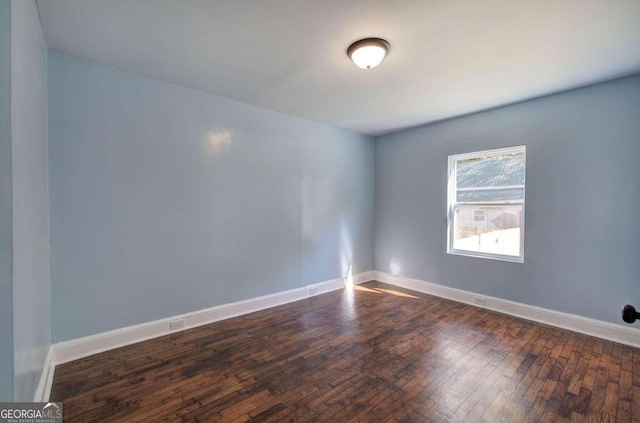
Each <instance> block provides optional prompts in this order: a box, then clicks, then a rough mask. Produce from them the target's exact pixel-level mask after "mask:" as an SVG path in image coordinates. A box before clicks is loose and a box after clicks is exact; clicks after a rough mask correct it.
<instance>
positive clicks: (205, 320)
mask: <svg viewBox="0 0 640 423" xmlns="http://www.w3.org/2000/svg"><path fill="white" fill-rule="evenodd" d="M374 275H375V273H374V272H373V271H369V272H362V273H358V274H355V275H353V283H354V284H360V283H364V282H368V281H371V280H373V279H374ZM346 284H347V278H338V279H332V280H328V281H324V282H320V283H316V284H311V285H307V286H305V287H303V288H296V289H291V290H288V291H282V292H278V293H275V294H269V295H264V296H261V297H256V298H250V299H247V300H242V301H237V302H234V303H229V304H223V305H219V306H215V307H211V308H207V309H204V310H198V311H194V312H191V313H185V314H181V315H177V316H172V317H167V318H165V319H159V320H154V321H151V322H146V323H141V324H138V325H133V326H127V327H124V328H120V329H115V330H112V331H108V332H103V333H99V334H96V335H91V336H86V337H83V338H77V339H72V340H70V341H64V342H59V343H56V344H53V345H51V347H50V348H49V353H48V354H47V358H46V360H45V365H44V369H43V371H42V376H41V378H40V383H39V384H38V390H37V391H36V396H35V398H36V399H35V400H36V401H48V400H49V396H50V393H51V385H52V382H53V374H54V371H55V366H57V365H59V364H63V363H67V362H70V361H74V360H78V359H81V358H84V357H88V356H91V355H94V354H99V353H101V352H105V351H109V350H112V349H115V348H120V347H124V346H126V345H131V344H135V343H137V342H141V341H146V340H148V339H152V338H157V337H159V336H164V335H168V334H170V333H177V332H180V331H183V330H186V329H191V328H195V327H198V326H202V325H206V324H209V323H214V322H218V321H220V320H225V319H230V318H233V317H238V316H242V315H244V314H249V313H253V312H256V311H260V310H264V309H267V308H271V307H276V306H279V305H283V304H287V303H291V302H294V301H299V300H303V299H305V298H309V297H313V296H315V295H320V294H325V293H327V292H331V291H335V290H338V289H341V288H344V287H345V285H346ZM181 319H183V320H184V323H185V325H184V327H183V328H181V329H178V330H170V322H172V321H175V320H181Z"/></svg>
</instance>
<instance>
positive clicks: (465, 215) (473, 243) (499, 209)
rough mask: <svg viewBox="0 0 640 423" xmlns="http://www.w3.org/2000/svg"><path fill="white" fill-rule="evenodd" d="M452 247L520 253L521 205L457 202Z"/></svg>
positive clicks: (490, 252)
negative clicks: (468, 204)
mask: <svg viewBox="0 0 640 423" xmlns="http://www.w3.org/2000/svg"><path fill="white" fill-rule="evenodd" d="M453 222H454V235H453V249H455V250H464V251H470V252H478V253H487V254H501V255H507V256H514V257H519V256H520V227H521V225H522V206H457V207H456V208H455V212H454V220H453Z"/></svg>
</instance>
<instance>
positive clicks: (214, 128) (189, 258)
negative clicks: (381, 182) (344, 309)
mask: <svg viewBox="0 0 640 423" xmlns="http://www.w3.org/2000/svg"><path fill="white" fill-rule="evenodd" d="M48 70H49V82H48V83H49V136H50V138H49V143H50V145H49V149H50V156H49V168H50V189H51V208H50V210H51V211H50V213H51V243H52V251H51V257H52V258H51V260H52V261H51V266H52V326H53V339H54V341H55V342H59V341H64V340H67V339H71V338H77V337H81V336H85V335H91V334H95V333H99V332H102V331H106V330H110V329H116V328H120V327H123V326H127V325H133V324H137V323H142V322H146V321H149V320H153V319H158V318H163V317H168V316H172V315H176V314H179V313H185V312H190V311H194V310H198V309H202V308H206V307H211V306H215V305H219V304H224V303H229V302H232V301H237V300H241V299H246V298H251V297H256V296H259V295H265V294H270V293H274V292H279V291H283V290H287V289H292V288H297V287H302V286H305V285H307V284H310V283H316V282H321V281H325V280H328V279H333V278H338V277H343V276H346V274H347V272H348V270H349V267H350V266H351V265H352V266H353V272H354V273H357V272H362V271H368V270H371V269H372V268H373V247H372V246H373V164H374V150H375V144H374V141H373V139H371V138H369V137H366V136H363V135H358V134H355V133H351V132H348V131H344V130H340V129H336V128H332V127H329V126H325V125H321V124H317V123H314V122H310V121H306V120H303V119H299V118H294V117H290V116H286V115H282V114H278V113H275V112H271V111H267V110H264V109H259V108H256V107H252V106H248V105H246V104H242V103H238V102H234V101H230V100H226V99H223V98H220V97H216V96H212V95H209V94H205V93H202V92H198V91H194V90H190V89H187V88H183V87H179V86H176V85H172V84H169V83H165V82H161V81H158V80H154V79H150V78H146V77H142V76H138V75H134V74H131V73H127V72H123V71H120V70H116V69H113V68H110V67H106V66H102V65H98V64H94V63H90V62H87V61H83V60H80V59H76V58H72V57H69V56H63V55H59V54H55V53H50V55H49V63H48Z"/></svg>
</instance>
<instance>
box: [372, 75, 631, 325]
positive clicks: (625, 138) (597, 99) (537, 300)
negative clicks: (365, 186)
mask: <svg viewBox="0 0 640 423" xmlns="http://www.w3.org/2000/svg"><path fill="white" fill-rule="evenodd" d="M639 111H640V76H634V77H630V78H625V79H620V80H616V81H613V82H608V83H603V84H598V85H594V86H590V87H587V88H582V89H577V90H573V91H569V92H565V93H561V94H556V95H551V96H548V97H543V98H540V99H536V100H531V101H526V102H523V103H518V104H514V105H511V106H507V107H502V108H499V109H494V110H490V111H486V112H482V113H477V114H474V115H469V116H466V117H461V118H457V119H452V120H448V121H444V122H440V123H435V124H431V125H426V126H423V127H419V128H415V129H411V130H407V131H403V132H399V133H395V134H391V135H387V136H383V137H380V138H378V139H377V140H376V167H375V210H376V221H375V222H376V223H375V227H376V232H375V268H376V270H381V271H385V272H390V273H396V274H400V275H402V276H408V277H412V278H417V279H421V280H425V281H428V282H432V283H436V284H440V285H445V286H449V287H454V288H460V289H464V290H468V291H473V292H478V293H482V294H486V295H491V296H495V297H500V298H505V299H509V300H514V301H519V302H522V303H525V304H531V305H536V306H541V307H545V308H549V309H553V310H559V311H563V312H568V313H574V314H578V315H583V316H587V317H591V318H595V319H600V320H604V321H609V322H615V323H620V322H621V320H620V308H621V306H622V305H623V304H625V303H628V302H630V303H636V304H637V303H638V302H639V301H640V279H638V277H639V276H638V275H640V259H639V258H640V256H639V255H638V253H639V252H640V219H639V218H638V213H639V212H640V189H638V181H640V166H639V165H638V163H639V161H640V114H639V113H640V112H639ZM522 144H525V145H526V146H527V170H526V172H527V175H526V178H527V180H526V184H527V185H526V214H525V219H526V222H525V231H526V233H525V250H524V260H525V262H524V264H518V263H509V262H503V261H494V260H488V259H478V258H471V257H462V256H455V255H448V254H446V240H447V230H446V228H447V218H446V205H447V190H446V187H447V156H448V155H451V154H457V153H467V152H472V151H479V150H486V149H492V148H499V147H509V146H516V145H522Z"/></svg>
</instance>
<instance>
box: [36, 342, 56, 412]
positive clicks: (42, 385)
mask: <svg viewBox="0 0 640 423" xmlns="http://www.w3.org/2000/svg"><path fill="white" fill-rule="evenodd" d="M52 358H53V347H52V346H50V347H49V350H48V351H47V357H46V358H45V359H44V365H43V366H42V373H41V374H40V380H39V381H38V387H37V388H36V393H35V395H34V396H33V402H48V401H49V393H50V392H51V384H52V383H53V370H54V369H55V366H54V365H53V361H52Z"/></svg>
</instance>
